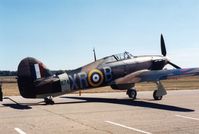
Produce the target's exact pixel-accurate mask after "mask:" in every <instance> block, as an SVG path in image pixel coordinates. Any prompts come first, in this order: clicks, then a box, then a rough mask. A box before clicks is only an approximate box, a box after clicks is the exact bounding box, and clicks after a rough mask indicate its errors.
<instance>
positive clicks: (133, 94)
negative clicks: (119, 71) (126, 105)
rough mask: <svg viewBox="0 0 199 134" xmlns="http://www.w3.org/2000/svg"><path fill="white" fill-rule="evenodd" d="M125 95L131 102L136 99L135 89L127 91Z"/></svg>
mask: <svg viewBox="0 0 199 134" xmlns="http://www.w3.org/2000/svg"><path fill="white" fill-rule="evenodd" d="M127 95H128V96H129V98H131V99H132V100H135V99H136V97H137V91H136V90H135V89H128V90H127Z"/></svg>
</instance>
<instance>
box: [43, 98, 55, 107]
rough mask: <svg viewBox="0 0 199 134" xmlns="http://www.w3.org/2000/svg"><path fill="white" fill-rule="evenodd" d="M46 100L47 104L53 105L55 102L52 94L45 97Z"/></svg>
mask: <svg viewBox="0 0 199 134" xmlns="http://www.w3.org/2000/svg"><path fill="white" fill-rule="evenodd" d="M44 102H45V103H46V105H53V104H55V102H54V101H53V98H52V96H50V97H46V98H44Z"/></svg>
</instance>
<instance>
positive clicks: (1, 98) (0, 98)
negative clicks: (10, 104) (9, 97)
mask: <svg viewBox="0 0 199 134" xmlns="http://www.w3.org/2000/svg"><path fill="white" fill-rule="evenodd" d="M0 101H3V92H0Z"/></svg>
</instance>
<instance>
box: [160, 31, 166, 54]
mask: <svg viewBox="0 0 199 134" xmlns="http://www.w3.org/2000/svg"><path fill="white" fill-rule="evenodd" d="M160 44H161V52H162V55H163V56H166V55H167V50H166V46H165V42H164V37H163V35H162V34H161V37H160Z"/></svg>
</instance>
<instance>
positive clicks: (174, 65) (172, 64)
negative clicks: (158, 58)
mask: <svg viewBox="0 0 199 134" xmlns="http://www.w3.org/2000/svg"><path fill="white" fill-rule="evenodd" d="M168 64H170V65H171V66H173V67H175V68H177V69H181V67H179V66H177V65H176V64H174V63H172V62H170V61H168Z"/></svg>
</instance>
